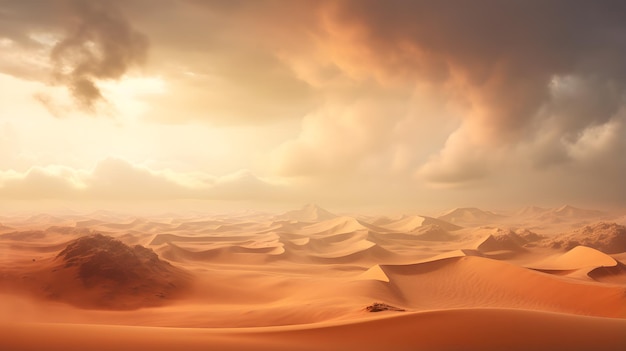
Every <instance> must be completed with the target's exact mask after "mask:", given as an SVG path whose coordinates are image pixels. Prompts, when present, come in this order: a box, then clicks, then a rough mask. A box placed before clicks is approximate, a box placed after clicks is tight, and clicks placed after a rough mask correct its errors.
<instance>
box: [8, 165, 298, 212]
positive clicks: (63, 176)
mask: <svg viewBox="0 0 626 351" xmlns="http://www.w3.org/2000/svg"><path fill="white" fill-rule="evenodd" d="M287 188H288V187H287V186H286V185H285V184H279V183H273V182H269V181H266V180H263V179H261V178H259V177H257V176H256V175H254V174H253V173H251V172H250V171H239V172H236V173H233V174H228V175H225V176H221V177H215V176H211V175H207V174H195V173H194V174H185V173H177V172H173V171H170V170H163V171H154V170H151V169H148V168H146V167H143V166H137V165H132V164H130V163H128V162H127V161H124V160H121V159H116V158H108V159H105V160H102V161H100V162H99V163H98V164H97V165H96V167H95V168H94V169H92V170H90V171H86V170H79V169H73V168H69V167H61V166H48V167H33V168H31V169H29V170H28V171H26V172H24V173H20V172H15V171H3V172H0V198H6V199H13V200H37V199H58V200H69V201H84V200H88V201H125V202H135V201H146V200H155V201H156V200H174V199H201V200H260V199H267V198H277V199H281V198H284V196H285V194H286V189H287Z"/></svg>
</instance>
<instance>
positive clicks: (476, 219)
mask: <svg viewBox="0 0 626 351" xmlns="http://www.w3.org/2000/svg"><path fill="white" fill-rule="evenodd" d="M503 218H504V216H502V215H499V214H495V213H493V212H490V211H483V210H481V209H478V208H475V207H463V208H455V209H454V210H451V211H450V212H448V213H446V214H444V215H442V216H439V217H437V219H440V220H444V221H447V222H450V223H454V224H463V223H469V224H487V223H489V222H493V221H499V220H501V219H503Z"/></svg>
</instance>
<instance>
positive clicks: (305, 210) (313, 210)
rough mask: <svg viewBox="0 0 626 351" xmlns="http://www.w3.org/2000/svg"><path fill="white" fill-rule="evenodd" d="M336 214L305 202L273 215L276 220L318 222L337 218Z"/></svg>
mask: <svg viewBox="0 0 626 351" xmlns="http://www.w3.org/2000/svg"><path fill="white" fill-rule="evenodd" d="M337 217H338V216H337V215H335V214H333V213H330V212H328V211H326V210H325V209H323V208H321V207H319V206H317V205H315V204H307V205H305V206H304V207H302V208H301V209H299V210H293V211H288V212H285V213H283V214H281V215H278V216H276V217H275V219H276V220H286V221H300V222H319V221H326V220H329V219H333V218H337Z"/></svg>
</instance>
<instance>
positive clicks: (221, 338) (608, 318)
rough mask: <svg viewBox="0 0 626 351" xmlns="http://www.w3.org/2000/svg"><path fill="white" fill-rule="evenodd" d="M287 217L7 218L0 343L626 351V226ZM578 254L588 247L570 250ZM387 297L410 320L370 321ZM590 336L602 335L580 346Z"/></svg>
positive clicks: (385, 315)
mask: <svg viewBox="0 0 626 351" xmlns="http://www.w3.org/2000/svg"><path fill="white" fill-rule="evenodd" d="M562 210H563V211H562V212H565V213H567V212H568V211H570V210H571V209H569V208H564V209H562ZM535 211H539V210H537V209H529V210H528V211H527V212H528V213H530V212H535ZM550 211H552V210H548V212H550ZM570 212H571V211H570ZM287 213H290V214H289V216H286V214H283V215H279V216H273V215H271V214H259V213H242V214H239V215H236V216H234V217H228V216H225V215H221V214H219V215H214V214H202V213H193V214H189V215H187V216H182V217H177V216H176V215H171V214H170V215H160V216H155V217H133V216H126V215H120V214H114V213H109V212H102V213H98V214H95V215H93V216H91V214H88V215H80V214H72V215H71V216H68V217H64V216H49V215H44V216H16V217H10V216H5V217H3V218H2V223H3V224H4V225H5V226H6V227H10V228H9V229H7V230H6V231H4V232H1V231H0V262H1V263H2V264H1V265H0V323H1V324H3V326H2V328H1V329H0V333H4V334H3V335H5V336H7V337H6V338H2V339H0V349H3V350H4V349H7V350H22V349H24V350H28V349H33V350H34V349H37V350H39V349H41V348H42V346H45V347H46V349H50V350H54V349H55V348H56V349H64V350H65V349H68V350H72V349H85V347H87V348H89V349H103V350H106V349H124V348H125V347H127V349H138V348H143V347H151V348H152V349H153V350H171V349H181V348H182V349H189V350H193V349H206V348H214V349H233V350H242V349H244V350H245V349H254V350H263V349H267V350H270V349H271V350H281V349H284V350H292V349H298V350H299V349H305V350H306V349H311V350H318V349H338V350H339V349H341V350H345V349H363V350H381V349H394V350H402V349H407V350H409V349H410V350H413V349H463V350H465V349H467V350H472V349H480V350H490V349H491V350H500V349H516V348H517V349H520V350H526V349H541V348H542V347H545V349H574V350H575V349H577V348H579V349H594V350H596V349H598V350H602V349H605V350H611V349H615V346H616V345H620V344H619V342H620V341H621V340H620V339H619V338H620V337H621V336H622V335H623V333H621V334H620V333H618V331H619V332H621V331H623V330H624V329H623V328H624V327H625V324H624V321H626V266H624V264H623V262H620V260H622V261H623V258H624V251H625V250H624V249H623V248H624V246H623V242H622V240H623V238H624V228H623V226H621V225H618V224H615V223H596V224H591V225H588V226H582V225H581V226H579V227H575V225H576V223H578V222H577V221H578V219H576V218H569V219H566V220H565V221H564V222H562V224H558V225H555V224H554V223H553V222H552V221H551V220H549V219H548V220H546V221H545V222H542V220H541V219H539V218H537V217H533V218H532V220H530V221H529V222H528V225H525V224H524V223H520V221H519V218H521V215H516V216H512V217H503V216H498V215H495V214H493V213H489V212H485V211H480V210H478V212H477V211H475V209H472V208H469V209H459V210H457V211H454V213H450V214H453V216H451V218H457V220H458V221H457V222H455V223H463V224H468V227H464V228H460V227H458V226H457V225H455V224H451V223H449V222H446V221H444V220H442V219H437V218H432V217H427V216H401V217H387V218H382V217H379V218H376V217H359V216H356V217H352V216H336V215H333V214H331V213H330V212H328V211H325V210H322V209H321V208H319V207H317V206H306V207H305V208H304V209H301V210H296V211H292V212H287ZM494 216H495V217H494ZM298 218H300V219H298ZM563 218H566V216H565V217H563ZM29 220H33V221H35V222H36V223H28V222H27V221H29ZM48 220H49V221H50V223H48V222H46V221H48ZM492 220H493V221H494V222H491V221H492ZM485 221H486V222H485ZM563 232H565V234H560V233H563ZM97 233H100V234H97ZM574 243H578V244H583V243H589V245H588V246H586V247H585V246H573V247H571V248H569V250H567V251H565V252H564V251H563V248H567V247H569V246H570V245H573V244H574ZM141 245H144V246H146V247H149V249H147V248H144V247H143V246H141ZM152 250H154V251H152ZM374 303H379V304H380V306H386V305H389V306H394V307H397V309H398V310H385V311H382V312H377V313H371V312H368V311H367V309H366V307H367V306H372V305H373V304H374ZM156 327H159V328H156ZM450 328H459V329H458V330H454V332H453V333H451V330H452V329H450ZM561 328H569V329H568V330H565V329H561ZM572 331H574V334H576V333H578V334H576V335H574V334H571V333H572ZM583 331H584V332H585V333H587V334H586V335H587V336H589V337H591V336H593V337H598V338H599V337H602V338H605V339H604V340H602V341H598V340H595V341H593V342H591V341H589V342H587V343H585V342H586V341H584V340H587V339H586V338H583V336H580V335H579V334H582V333H583ZM90 333H91V334H90ZM98 333H107V334H106V335H107V336H106V337H100V336H98ZM565 334H567V335H569V337H565V336H564V335H565ZM570 334H571V335H570ZM19 335H32V337H28V338H26V337H19ZM164 335H167V337H165V336H164ZM87 336H89V337H87ZM452 336H453V337H452ZM46 338H48V339H46ZM576 338H579V339H576ZM41 340H47V341H46V344H45V345H43V344H42V341H41ZM49 340H53V341H52V342H50V341H49ZM572 340H574V341H572ZM114 341H115V342H114ZM592 344H593V348H590V347H588V346H590V345H592Z"/></svg>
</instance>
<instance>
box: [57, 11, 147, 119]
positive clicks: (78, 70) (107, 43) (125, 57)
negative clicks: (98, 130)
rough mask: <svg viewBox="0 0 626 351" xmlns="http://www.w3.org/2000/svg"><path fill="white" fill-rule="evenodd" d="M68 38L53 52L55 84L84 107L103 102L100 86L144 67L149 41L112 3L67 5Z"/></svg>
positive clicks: (65, 37)
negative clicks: (60, 85) (61, 85)
mask: <svg viewBox="0 0 626 351" xmlns="http://www.w3.org/2000/svg"><path fill="white" fill-rule="evenodd" d="M65 22H66V23H65V25H66V28H65V35H64V36H63V37H62V39H61V40H60V41H59V42H57V43H56V44H55V45H54V47H53V48H52V52H51V56H50V57H51V59H52V63H53V66H54V76H55V79H56V82H58V83H60V84H63V85H65V86H67V88H68V89H69V90H70V92H71V93H72V95H73V96H74V98H75V99H76V101H77V102H78V103H79V104H80V106H81V107H83V108H85V109H88V110H92V109H93V108H94V107H95V104H96V103H97V102H99V101H104V100H105V98H104V96H103V95H102V92H101V90H100V88H98V85H97V82H98V81H99V80H116V79H119V78H121V77H122V76H123V75H124V74H125V73H126V72H127V71H128V70H129V69H130V68H132V67H134V66H138V65H141V64H143V63H144V61H145V60H146V57H147V52H148V38H147V37H146V36H145V35H144V34H141V33H139V32H138V31H136V30H135V29H134V28H133V27H132V26H131V24H130V22H129V21H128V20H127V19H126V18H125V17H124V15H123V14H122V12H121V10H120V9H119V8H118V7H117V6H116V4H115V2H111V1H80V0H69V1H67V14H66V17H65Z"/></svg>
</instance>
